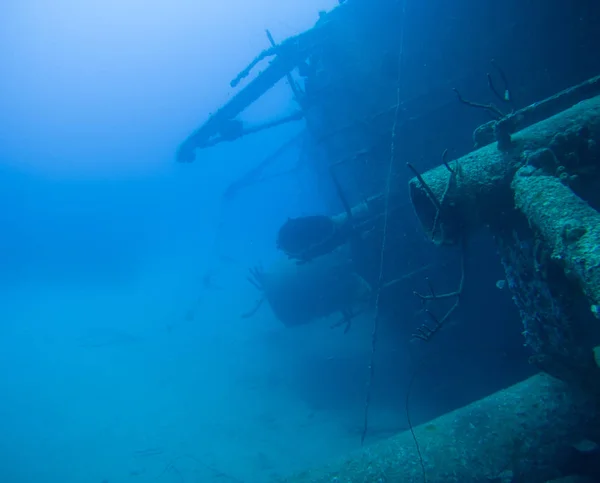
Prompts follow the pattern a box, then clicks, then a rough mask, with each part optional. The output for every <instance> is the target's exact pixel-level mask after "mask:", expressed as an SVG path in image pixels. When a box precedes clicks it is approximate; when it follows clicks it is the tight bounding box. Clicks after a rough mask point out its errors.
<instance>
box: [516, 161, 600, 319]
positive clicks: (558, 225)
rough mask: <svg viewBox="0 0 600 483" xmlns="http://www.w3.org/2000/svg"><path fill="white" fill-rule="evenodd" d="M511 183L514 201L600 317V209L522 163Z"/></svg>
mask: <svg viewBox="0 0 600 483" xmlns="http://www.w3.org/2000/svg"><path fill="white" fill-rule="evenodd" d="M512 187H513V190H514V196H515V205H516V207H517V208H518V209H519V210H521V212H522V213H523V214H524V215H525V216H526V217H527V219H528V220H529V223H530V225H531V226H532V227H534V228H535V229H536V230H537V232H538V233H539V234H540V235H541V236H542V238H543V240H544V242H545V243H546V245H547V246H548V248H549V250H550V251H551V253H552V255H551V256H552V259H553V260H555V261H556V262H558V263H559V265H561V266H562V267H563V269H564V271H565V273H566V274H567V276H568V278H569V279H575V280H577V282H578V283H579V285H580V286H581V288H582V290H583V292H584V293H585V295H586V297H587V299H588V301H589V303H590V308H591V311H592V313H593V314H594V316H595V317H596V318H600V308H599V307H600V213H598V211H596V210H595V209H594V208H592V207H591V206H590V205H589V204H588V203H586V202H585V201H584V200H582V199H581V198H579V197H578V196H577V195H576V194H575V193H574V192H573V191H572V190H571V188H569V187H568V186H566V185H565V184H564V183H563V182H561V180H559V179H558V178H556V177H555V176H544V175H541V174H540V173H539V171H534V170H531V169H529V167H523V168H521V169H520V170H519V171H518V172H517V175H516V176H515V178H514V180H513V182H512Z"/></svg>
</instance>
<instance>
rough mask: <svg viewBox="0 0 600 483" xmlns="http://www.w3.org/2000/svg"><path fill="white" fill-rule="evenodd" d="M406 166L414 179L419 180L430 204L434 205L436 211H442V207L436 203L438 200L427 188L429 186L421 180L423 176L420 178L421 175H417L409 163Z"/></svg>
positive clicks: (415, 169)
mask: <svg viewBox="0 0 600 483" xmlns="http://www.w3.org/2000/svg"><path fill="white" fill-rule="evenodd" d="M406 166H407V167H408V169H410V170H411V171H412V172H413V174H414V175H415V177H416V178H417V179H418V180H419V183H421V186H423V189H424V190H425V191H426V192H427V194H428V195H429V198H430V199H431V202H432V203H433V204H434V205H435V207H436V208H437V209H438V210H441V209H442V205H440V202H439V201H438V199H437V198H436V197H435V194H434V193H433V191H432V190H431V188H430V187H429V185H428V184H427V183H426V182H425V180H424V179H423V176H421V173H419V172H418V171H417V168H415V167H414V166H413V165H412V164H410V163H406Z"/></svg>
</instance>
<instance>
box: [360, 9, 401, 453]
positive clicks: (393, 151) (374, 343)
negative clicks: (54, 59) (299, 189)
mask: <svg viewBox="0 0 600 483" xmlns="http://www.w3.org/2000/svg"><path fill="white" fill-rule="evenodd" d="M406 3H407V0H402V11H401V15H402V19H401V20H400V50H399V53H398V81H397V89H396V111H395V113H394V124H393V125H392V140H391V143H390V162H389V166H388V173H387V179H386V183H385V194H384V212H383V235H382V240H381V256H380V259H379V278H378V280H377V293H376V296H375V316H374V318H373V332H372V333H371V360H370V363H369V379H368V382H367V396H366V400H365V414H364V425H363V432H362V435H361V438H360V442H361V444H363V443H364V442H365V438H366V436H367V431H368V428H369V406H370V404H371V389H372V387H373V377H374V365H375V349H376V347H377V330H378V329H379V321H380V318H381V312H380V309H379V304H380V300H381V292H382V290H381V289H382V287H383V278H384V266H385V245H386V241H387V232H388V219H389V206H390V192H391V186H392V174H393V172H394V158H395V157H396V129H397V126H398V116H399V114H400V107H401V106H400V100H401V95H400V80H401V79H402V57H403V55H404V20H405V17H406Z"/></svg>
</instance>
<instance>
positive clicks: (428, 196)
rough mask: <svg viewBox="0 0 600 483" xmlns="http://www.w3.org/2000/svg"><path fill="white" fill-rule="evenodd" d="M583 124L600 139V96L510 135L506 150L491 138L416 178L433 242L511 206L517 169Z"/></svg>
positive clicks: (417, 200) (452, 237) (559, 146)
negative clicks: (465, 153) (487, 142)
mask: <svg viewBox="0 0 600 483" xmlns="http://www.w3.org/2000/svg"><path fill="white" fill-rule="evenodd" d="M582 130H584V131H585V135H586V136H588V137H589V138H590V139H600V96H597V97H594V98H592V99H588V100H586V101H583V102H580V103H579V104H576V105H575V106H573V107H571V108H569V109H567V110H565V111H563V112H561V113H559V114H556V115H555V116H552V117H550V118H548V119H546V120H544V121H541V122H538V123H537V124H534V125H532V126H529V127H527V128H525V129H523V130H522V131H520V132H518V133H516V134H514V135H512V139H511V141H510V146H509V148H508V149H507V150H503V151H500V150H499V149H498V146H497V143H493V144H490V145H488V146H485V147H483V148H480V149H478V150H476V151H473V152H472V153H469V154H467V155H466V156H463V157H461V158H458V159H457V160H455V161H451V162H450V163H448V166H445V165H440V166H438V167H437V168H434V169H432V170H429V171H426V172H424V173H423V174H421V175H420V176H418V177H414V178H412V179H411V180H410V181H409V194H410V198H411V202H412V204H413V207H414V210H415V213H416V215H417V217H418V219H419V221H420V223H421V225H422V227H423V229H424V230H425V232H426V233H427V235H428V236H429V237H430V238H431V239H432V240H433V241H434V242H435V243H438V244H455V243H457V242H458V241H459V239H460V236H462V235H463V234H464V233H465V232H467V233H468V232H469V231H470V230H473V229H476V228H478V227H480V226H482V225H483V224H485V223H486V222H489V221H490V220H493V219H494V218H495V217H498V216H499V215H500V214H501V213H502V212H505V213H506V212H509V211H511V210H513V209H514V200H513V193H512V189H511V183H512V180H513V177H514V175H515V173H516V172H517V170H518V169H519V168H521V167H522V166H524V165H526V164H528V163H530V164H531V163H535V162H537V161H538V158H539V157H540V151H541V150H545V149H546V150H547V149H550V150H553V151H565V150H568V149H569V146H565V143H567V144H568V143H569V142H571V140H572V139H573V137H568V136H565V135H564V133H567V132H579V131H582ZM575 138H577V136H575ZM574 148H575V147H574ZM425 185H426V186H425ZM438 206H441V210H438V208H437V207H438ZM438 211H439V213H438Z"/></svg>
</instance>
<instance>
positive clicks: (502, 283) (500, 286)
mask: <svg viewBox="0 0 600 483" xmlns="http://www.w3.org/2000/svg"><path fill="white" fill-rule="evenodd" d="M504 287H506V280H498V281H497V282H496V288H498V289H500V290H502V289H503V288H504Z"/></svg>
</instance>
